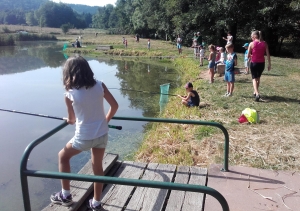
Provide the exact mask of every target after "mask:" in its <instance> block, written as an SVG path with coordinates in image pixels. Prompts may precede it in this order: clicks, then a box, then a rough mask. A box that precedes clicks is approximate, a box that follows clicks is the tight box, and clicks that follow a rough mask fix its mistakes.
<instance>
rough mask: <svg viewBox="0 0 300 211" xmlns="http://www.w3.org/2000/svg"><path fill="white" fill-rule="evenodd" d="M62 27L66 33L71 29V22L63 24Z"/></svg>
mask: <svg viewBox="0 0 300 211" xmlns="http://www.w3.org/2000/svg"><path fill="white" fill-rule="evenodd" d="M60 28H61V30H62V32H63V33H64V34H66V33H67V32H68V31H69V29H70V24H63V25H61V26H60Z"/></svg>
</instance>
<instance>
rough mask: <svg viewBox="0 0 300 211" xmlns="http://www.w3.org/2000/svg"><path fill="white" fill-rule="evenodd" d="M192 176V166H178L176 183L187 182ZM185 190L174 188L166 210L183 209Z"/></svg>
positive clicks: (179, 210)
mask: <svg viewBox="0 0 300 211" xmlns="http://www.w3.org/2000/svg"><path fill="white" fill-rule="evenodd" d="M189 177H190V168H189V167H188V166H178V168H177V172H176V177H175V181H174V183H183V184H187V183H188V182H189ZM185 193H186V192H185V191H178V190H172V191H171V194H170V197H169V200H168V204H167V206H166V211H177V210H178V211H181V207H182V204H183V201H184V198H185Z"/></svg>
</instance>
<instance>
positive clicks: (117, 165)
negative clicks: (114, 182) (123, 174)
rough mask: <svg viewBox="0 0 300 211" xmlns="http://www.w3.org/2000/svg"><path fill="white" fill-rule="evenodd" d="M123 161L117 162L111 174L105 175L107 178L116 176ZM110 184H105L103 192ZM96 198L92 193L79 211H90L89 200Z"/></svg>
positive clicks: (110, 171)
mask: <svg viewBox="0 0 300 211" xmlns="http://www.w3.org/2000/svg"><path fill="white" fill-rule="evenodd" d="M122 163H123V162H122V161H119V160H117V161H116V163H115V164H114V165H113V166H112V168H111V169H110V170H109V172H108V173H107V174H105V176H109V177H113V176H114V174H115V173H116V171H117V170H118V169H119V168H120V166H121V165H122ZM107 185H108V184H104V185H103V190H104V189H105V188H106V186H107ZM93 197H94V191H92V192H91V193H90V195H89V196H88V197H87V198H86V199H85V202H84V203H82V204H81V206H80V207H79V208H78V210H77V211H90V210H89V209H88V207H87V205H88V203H89V200H90V199H92V198H93Z"/></svg>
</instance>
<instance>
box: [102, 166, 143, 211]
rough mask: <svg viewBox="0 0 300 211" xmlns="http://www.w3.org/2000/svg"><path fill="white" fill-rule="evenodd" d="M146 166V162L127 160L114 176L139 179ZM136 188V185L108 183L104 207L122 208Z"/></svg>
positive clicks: (103, 197)
mask: <svg viewBox="0 0 300 211" xmlns="http://www.w3.org/2000/svg"><path fill="white" fill-rule="evenodd" d="M146 166H147V164H146V163H138V162H130V161H126V162H124V163H123V164H122V165H121V167H120V168H119V169H118V171H117V172H116V174H115V175H114V176H115V177H119V178H130V179H139V178H140V177H141V176H142V174H143V172H144V169H145V168H146ZM134 188H135V187H134V186H125V185H115V184H109V185H107V187H106V188H105V190H104V191H103V194H102V199H101V203H102V204H103V208H104V209H105V210H109V211H119V210H122V208H123V207H124V206H125V204H126V202H127V201H128V198H129V197H130V195H131V193H132V191H133V190H134Z"/></svg>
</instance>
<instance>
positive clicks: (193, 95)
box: [177, 82, 200, 107]
mask: <svg viewBox="0 0 300 211" xmlns="http://www.w3.org/2000/svg"><path fill="white" fill-rule="evenodd" d="M184 88H185V90H186V92H187V96H182V95H177V96H178V97H180V98H181V102H182V104H183V105H185V106H187V107H194V106H199V104H200V97H199V94H198V92H197V91H195V90H193V84H192V83H191V82H188V83H186V84H185V86H184Z"/></svg>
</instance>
